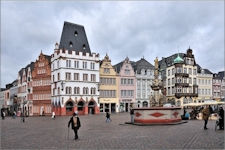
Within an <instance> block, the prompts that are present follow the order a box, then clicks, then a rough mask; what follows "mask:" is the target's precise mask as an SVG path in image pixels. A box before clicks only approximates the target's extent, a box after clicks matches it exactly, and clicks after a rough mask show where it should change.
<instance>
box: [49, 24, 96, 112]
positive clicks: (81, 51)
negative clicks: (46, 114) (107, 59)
mask: <svg viewBox="0 0 225 150" xmlns="http://www.w3.org/2000/svg"><path fill="white" fill-rule="evenodd" d="M51 64H52V66H51V71H52V73H51V90H52V91H51V95H52V97H51V98H52V100H51V102H52V111H54V112H55V114H56V115H60V116H66V115H69V116H71V115H72V114H73V112H75V111H78V113H79V114H84V115H87V114H99V91H98V85H99V54H96V53H91V50H90V47H89V44H88V41H87V37H86V34H85V30H84V27H83V26H81V25H77V24H73V23H69V22H64V27H63V31H62V36H61V41H60V45H58V44H57V43H56V45H55V50H54V54H52V55H51Z"/></svg>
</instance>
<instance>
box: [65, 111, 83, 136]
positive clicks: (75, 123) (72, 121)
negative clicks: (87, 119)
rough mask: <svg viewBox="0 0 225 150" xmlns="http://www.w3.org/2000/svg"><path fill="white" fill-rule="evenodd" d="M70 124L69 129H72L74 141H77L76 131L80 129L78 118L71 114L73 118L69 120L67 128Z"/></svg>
mask: <svg viewBox="0 0 225 150" xmlns="http://www.w3.org/2000/svg"><path fill="white" fill-rule="evenodd" d="M70 124H72V125H71V127H72V130H74V134H75V140H76V139H78V134H77V131H78V130H79V128H80V127H81V124H80V118H79V117H77V114H76V113H73V117H71V118H70V120H69V122H68V128H69V127H70Z"/></svg>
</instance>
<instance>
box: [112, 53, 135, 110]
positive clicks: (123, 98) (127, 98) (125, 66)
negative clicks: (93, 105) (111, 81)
mask: <svg viewBox="0 0 225 150" xmlns="http://www.w3.org/2000/svg"><path fill="white" fill-rule="evenodd" d="M114 67H115V70H116V71H117V73H118V75H119V78H118V80H119V84H118V85H119V88H118V90H119V95H118V97H119V102H120V111H125V112H129V111H130V107H131V106H132V105H133V104H134V103H135V102H136V101H135V95H136V86H135V83H136V78H135V73H134V69H133V67H132V65H131V62H130V61H129V58H128V57H127V58H126V59H125V60H124V61H122V62H120V63H118V64H117V65H115V66H114Z"/></svg>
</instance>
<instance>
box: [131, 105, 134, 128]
mask: <svg viewBox="0 0 225 150" xmlns="http://www.w3.org/2000/svg"><path fill="white" fill-rule="evenodd" d="M130 117H131V123H132V124H133V123H134V109H133V108H131V109H130Z"/></svg>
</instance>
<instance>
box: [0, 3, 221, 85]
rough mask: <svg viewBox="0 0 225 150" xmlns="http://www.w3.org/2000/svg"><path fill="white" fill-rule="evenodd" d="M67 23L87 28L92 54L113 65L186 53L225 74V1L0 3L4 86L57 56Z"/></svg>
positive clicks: (152, 60)
mask: <svg viewBox="0 0 225 150" xmlns="http://www.w3.org/2000/svg"><path fill="white" fill-rule="evenodd" d="M64 21H68V22H72V23H75V24H80V25H83V26H84V27H85V31H86V34H87V38H88V42H89V45H90V48H91V52H95V53H99V54H100V58H101V59H102V58H104V56H105V54H106V53H108V55H109V57H110V59H111V60H112V64H113V65H115V64H117V63H119V62H121V61H123V60H124V59H125V58H126V56H128V57H129V59H130V60H132V61H137V60H139V59H141V58H142V57H143V56H144V58H145V59H146V60H147V61H149V62H150V63H151V64H153V65H154V59H155V58H156V57H158V58H159V60H161V59H162V57H168V56H171V55H172V54H175V53H177V52H178V46H179V52H181V53H186V50H187V49H188V47H189V46H190V48H191V49H192V50H193V54H194V55H195V60H196V62H197V63H198V64H199V65H200V66H201V67H202V68H206V69H209V70H210V71H211V72H213V73H217V72H219V71H224V2H223V1H221V2H218V1H217V2H203V1H199V2H187V1H186V2H185V1H182V2H176V1H171V2H170V1H166V2H165V1H159V2H156V1H141V2H136V1H123V2H120V1H117V2H113V1H111V2H63V1H61V2H44V1H42V2H6V1H2V2H1V87H5V85H6V84H8V83H11V82H13V81H14V80H15V79H17V77H18V71H19V70H20V69H21V68H23V67H26V66H27V65H28V64H29V63H30V62H32V61H33V62H34V61H35V60H36V59H37V58H38V56H39V54H40V52H41V50H42V52H43V53H44V54H46V55H51V54H52V53H53V52H54V48H55V43H56V42H58V43H59V42H60V37H61V33H62V28H63V23H64Z"/></svg>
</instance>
